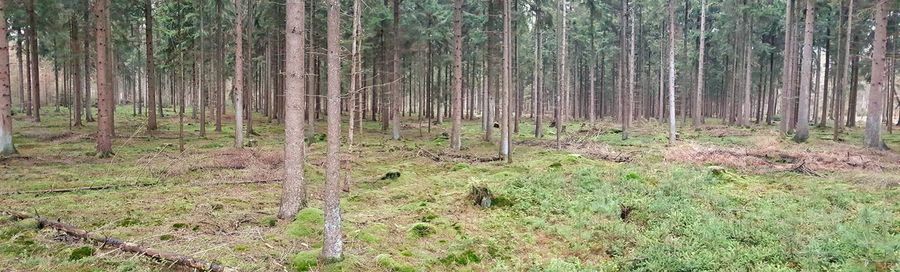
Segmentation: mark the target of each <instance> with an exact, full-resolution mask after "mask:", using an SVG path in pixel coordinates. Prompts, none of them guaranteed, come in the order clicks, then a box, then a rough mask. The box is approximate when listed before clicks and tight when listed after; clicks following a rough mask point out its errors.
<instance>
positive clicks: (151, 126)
mask: <svg viewBox="0 0 900 272" xmlns="http://www.w3.org/2000/svg"><path fill="white" fill-rule="evenodd" d="M144 26H145V29H144V32H145V33H146V36H147V37H146V39H145V42H146V47H147V97H148V99H147V130H149V131H154V130H156V128H157V125H156V99H154V97H156V92H157V90H156V80H155V79H156V65H155V64H154V60H153V4H152V3H151V0H145V1H144Z"/></svg>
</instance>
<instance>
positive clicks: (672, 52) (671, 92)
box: [668, 0, 675, 145]
mask: <svg viewBox="0 0 900 272" xmlns="http://www.w3.org/2000/svg"><path fill="white" fill-rule="evenodd" d="M668 9H669V53H668V54H669V144H670V145H671V144H675V3H674V0H669V7H668Z"/></svg>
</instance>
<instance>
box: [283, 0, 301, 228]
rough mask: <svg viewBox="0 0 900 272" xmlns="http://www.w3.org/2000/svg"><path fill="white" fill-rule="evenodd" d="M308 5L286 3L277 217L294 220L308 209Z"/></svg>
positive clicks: (297, 1)
mask: <svg viewBox="0 0 900 272" xmlns="http://www.w3.org/2000/svg"><path fill="white" fill-rule="evenodd" d="M305 5H306V3H305V0H289V1H288V2H287V3H286V8H287V10H286V12H287V14H286V15H285V16H286V17H287V23H286V25H285V35H286V37H285V52H286V54H287V55H286V60H285V61H286V62H285V76H286V77H287V78H286V80H285V82H284V84H285V89H284V103H285V105H284V106H285V112H284V113H285V117H284V118H285V120H284V125H285V129H284V133H285V135H284V137H285V140H284V178H285V179H284V184H283V185H282V195H281V206H280V208H279V210H278V218H281V219H285V220H292V219H293V218H294V216H295V215H297V212H298V211H300V209H301V208H303V207H305V206H306V181H305V179H304V173H303V172H304V167H303V165H304V161H305V160H306V149H305V148H306V145H305V138H304V137H305V134H304V132H303V130H304V124H305V122H304V121H303V115H304V114H305V113H306V76H305V75H304V69H305V68H304V67H305V66H306V41H305V38H306V7H305Z"/></svg>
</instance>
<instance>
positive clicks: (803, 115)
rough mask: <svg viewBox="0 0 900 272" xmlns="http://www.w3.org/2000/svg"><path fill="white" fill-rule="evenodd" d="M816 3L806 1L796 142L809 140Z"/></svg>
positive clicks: (809, 0) (812, 0)
mask: <svg viewBox="0 0 900 272" xmlns="http://www.w3.org/2000/svg"><path fill="white" fill-rule="evenodd" d="M815 20H816V2H815V0H806V22H805V23H804V25H805V26H804V28H803V53H802V54H803V56H802V57H803V60H801V64H802V65H801V67H800V93H799V94H800V96H799V107H798V108H797V134H795V135H794V141H795V142H798V143H802V142H806V140H807V139H808V138H809V90H810V87H811V86H810V85H811V81H810V79H811V78H812V63H813V56H812V53H813V52H812V51H813V48H812V47H813V32H814V31H815V22H816V21H815Z"/></svg>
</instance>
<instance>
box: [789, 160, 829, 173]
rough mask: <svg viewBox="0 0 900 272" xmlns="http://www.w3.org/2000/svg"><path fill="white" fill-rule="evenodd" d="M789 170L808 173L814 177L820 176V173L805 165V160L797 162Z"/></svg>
mask: <svg viewBox="0 0 900 272" xmlns="http://www.w3.org/2000/svg"><path fill="white" fill-rule="evenodd" d="M791 172H794V173H799V174H803V175H810V176H814V177H822V175H821V174H819V173H816V172H815V171H813V170H812V169H809V167H807V166H806V161H801V162H800V164H798V165H797V166H796V167H794V168H793V169H791Z"/></svg>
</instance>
